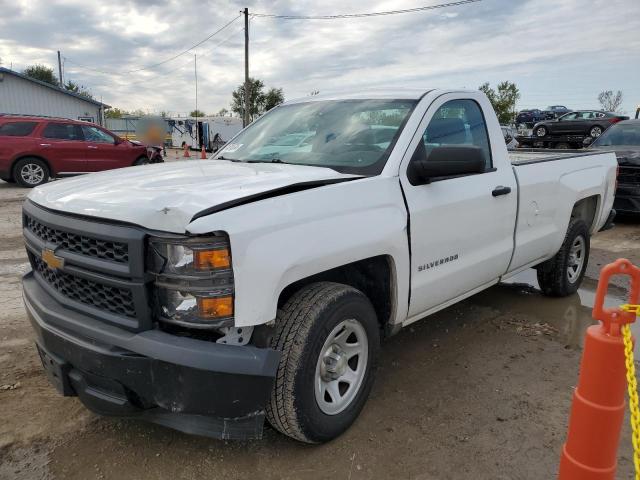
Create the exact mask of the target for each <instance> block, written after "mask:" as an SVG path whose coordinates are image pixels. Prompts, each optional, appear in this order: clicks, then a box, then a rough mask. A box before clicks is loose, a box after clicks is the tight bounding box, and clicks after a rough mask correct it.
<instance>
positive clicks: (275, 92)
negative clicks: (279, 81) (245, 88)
mask: <svg viewBox="0 0 640 480" xmlns="http://www.w3.org/2000/svg"><path fill="white" fill-rule="evenodd" d="M282 102H284V93H283V92H282V89H281V88H270V89H269V90H268V91H267V93H265V94H264V104H263V110H264V112H268V111H269V110H271V109H272V108H273V107H277V106H278V105H280V104H281V103H282Z"/></svg>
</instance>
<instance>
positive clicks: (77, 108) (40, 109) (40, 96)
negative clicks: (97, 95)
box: [0, 73, 100, 123]
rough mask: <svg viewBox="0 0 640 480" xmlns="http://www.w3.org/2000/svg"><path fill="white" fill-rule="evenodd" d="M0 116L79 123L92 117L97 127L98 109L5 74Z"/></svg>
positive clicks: (90, 104)
mask: <svg viewBox="0 0 640 480" xmlns="http://www.w3.org/2000/svg"><path fill="white" fill-rule="evenodd" d="M0 113H16V114H24V115H46V116H48V117H62V118H71V119H73V120H78V119H79V118H80V117H92V118H93V121H94V122H96V123H100V107H99V106H98V105H94V104H92V103H90V102H85V101H83V100H81V99H79V98H75V97H72V96H70V95H65V94H64V93H61V92H56V91H55V90H52V89H50V88H47V87H43V86H41V85H38V84H36V83H33V82H30V81H28V80H24V79H22V78H20V77H16V76H14V75H10V74H6V73H5V74H4V75H3V79H2V81H0Z"/></svg>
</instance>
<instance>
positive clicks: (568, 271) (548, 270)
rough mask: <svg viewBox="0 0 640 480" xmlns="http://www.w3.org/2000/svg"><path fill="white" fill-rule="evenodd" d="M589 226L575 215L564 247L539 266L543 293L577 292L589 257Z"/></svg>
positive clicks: (554, 295)
mask: <svg viewBox="0 0 640 480" xmlns="http://www.w3.org/2000/svg"><path fill="white" fill-rule="evenodd" d="M589 249H590V243H589V228H588V227H587V224H586V223H584V221H583V220H581V219H578V218H572V219H571V221H570V222H569V228H568V229H567V233H566V235H565V237H564V242H563V243H562V247H560V251H558V253H556V254H555V256H554V257H553V258H551V259H549V260H547V261H546V262H544V263H542V264H541V265H539V266H538V283H539V284H540V289H541V290H542V293H543V294H545V295H547V296H551V297H566V296H568V295H571V294H572V293H575V292H576V291H577V290H578V288H580V284H581V283H582V279H583V277H584V273H585V272H586V270H587V264H588V261H589Z"/></svg>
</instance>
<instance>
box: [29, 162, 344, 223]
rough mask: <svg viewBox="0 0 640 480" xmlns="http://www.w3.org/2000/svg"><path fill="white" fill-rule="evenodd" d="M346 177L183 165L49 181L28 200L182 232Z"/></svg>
mask: <svg viewBox="0 0 640 480" xmlns="http://www.w3.org/2000/svg"><path fill="white" fill-rule="evenodd" d="M349 178H357V176H354V175H348V174H342V173H338V172H336V171H335V170H331V169H329V168H322V167H308V166H302V165H287V164H272V163H250V164H249V163H233V162H229V161H224V160H200V161H186V162H184V161H183V162H171V163H161V164H153V165H144V166H140V167H129V168H122V169H118V170H110V171H106V172H101V173H95V174H91V175H84V176H81V177H76V178H72V179H67V180H60V181H55V182H51V183H49V184H46V185H44V186H42V187H38V188H35V189H34V190H33V191H32V192H31V193H30V194H29V197H28V198H29V199H30V200H31V201H33V202H34V203H36V204H38V205H41V206H43V207H45V208H50V209H52V210H58V211H60V212H65V213H73V214H78V215H86V216H91V217H97V218H104V219H110V220H116V221H120V222H127V223H133V224H135V225H140V226H143V227H146V228H150V229H154V230H161V231H166V232H174V233H184V232H185V231H186V227H187V225H189V223H190V222H191V220H192V218H193V216H194V215H196V214H198V213H199V212H202V211H203V210H207V209H212V207H216V206H219V205H222V204H226V203H228V202H233V201H234V200H238V199H241V198H246V197H250V196H253V195H259V194H261V193H265V192H269V191H273V190H278V189H281V188H286V187H290V186H293V185H299V184H304V183H307V182H322V181H329V182H330V181H332V180H341V179H349Z"/></svg>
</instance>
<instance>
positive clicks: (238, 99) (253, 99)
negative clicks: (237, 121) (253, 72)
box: [231, 78, 264, 121]
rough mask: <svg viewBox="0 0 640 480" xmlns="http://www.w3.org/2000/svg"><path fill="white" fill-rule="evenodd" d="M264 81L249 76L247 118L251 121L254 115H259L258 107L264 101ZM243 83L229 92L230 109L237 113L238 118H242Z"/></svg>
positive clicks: (243, 106)
mask: <svg viewBox="0 0 640 480" xmlns="http://www.w3.org/2000/svg"><path fill="white" fill-rule="evenodd" d="M263 89H264V83H262V80H258V79H257V78H249V120H250V121H253V119H254V118H255V117H257V116H258V115H260V107H261V105H262V102H263V101H264V93H263V91H262V90H263ZM244 109H245V101H244V83H241V84H240V85H238V88H236V90H235V91H234V92H233V93H232V94H231V111H232V112H233V113H236V114H238V116H239V117H240V118H244Z"/></svg>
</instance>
